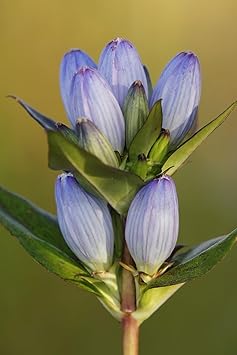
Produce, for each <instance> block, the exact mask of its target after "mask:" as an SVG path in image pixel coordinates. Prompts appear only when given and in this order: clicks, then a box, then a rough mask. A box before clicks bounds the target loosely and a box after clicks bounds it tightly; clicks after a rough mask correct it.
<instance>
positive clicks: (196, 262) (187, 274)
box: [147, 229, 237, 288]
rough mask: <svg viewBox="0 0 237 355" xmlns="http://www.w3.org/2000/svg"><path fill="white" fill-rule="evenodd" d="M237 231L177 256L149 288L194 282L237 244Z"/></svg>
mask: <svg viewBox="0 0 237 355" xmlns="http://www.w3.org/2000/svg"><path fill="white" fill-rule="evenodd" d="M236 237H237V229H235V230H234V231H233V232H231V233H230V234H229V235H227V236H224V237H218V238H215V239H211V240H208V241H206V242H204V243H201V244H200V245H198V246H196V247H194V248H192V249H190V250H188V251H187V252H185V253H182V254H179V255H177V256H175V257H174V258H173V259H172V260H171V261H174V262H175V264H174V266H173V267H171V268H170V269H168V271H166V272H165V273H164V274H163V275H161V276H159V277H158V278H156V279H154V280H152V281H151V282H150V283H149V284H148V286H147V287H148V288H154V287H163V286H169V285H176V284H180V283H183V282H187V281H190V280H193V279H195V278H197V277H200V276H202V275H204V274H206V273H207V272H208V271H210V270H211V269H212V268H213V267H214V266H215V265H216V264H217V263H218V262H219V261H221V260H222V259H223V258H224V256H225V255H226V254H227V253H228V252H229V251H230V249H231V248H232V246H233V245H234V244H235V242H236Z"/></svg>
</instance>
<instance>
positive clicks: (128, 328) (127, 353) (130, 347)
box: [122, 314, 139, 355]
mask: <svg viewBox="0 0 237 355" xmlns="http://www.w3.org/2000/svg"><path fill="white" fill-rule="evenodd" d="M122 328H123V355H138V345H139V326H138V323H137V321H136V320H135V319H134V318H133V317H132V316H131V315H130V314H128V315H127V316H125V317H124V318H123V320H122Z"/></svg>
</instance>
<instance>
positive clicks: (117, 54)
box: [98, 38, 148, 107]
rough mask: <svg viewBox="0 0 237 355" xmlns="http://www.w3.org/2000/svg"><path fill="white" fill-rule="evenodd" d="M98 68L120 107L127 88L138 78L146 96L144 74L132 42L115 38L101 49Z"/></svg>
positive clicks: (146, 88) (146, 87) (146, 89)
mask: <svg viewBox="0 0 237 355" xmlns="http://www.w3.org/2000/svg"><path fill="white" fill-rule="evenodd" d="M98 70H99V71H100V73H101V74H102V75H103V76H104V77H105V79H106V80H107V82H108V83H109V84H110V86H111V88H112V91H113V93H114V95H115V97H116V98H117V100H118V102H119V104H120V106H121V107H123V104H124V99H125V97H126V96H127V93H128V89H129V88H130V86H131V85H132V83H133V82H134V81H136V80H140V81H141V82H142V85H143V87H144V89H145V92H146V95H147V97H148V85H147V79H146V74H145V71H144V68H143V65H142V63H141V59H140V57H139V54H138V52H137V50H136V49H135V47H134V46H133V44H132V43H131V42H129V41H127V40H125V39H122V38H116V39H114V40H113V41H111V42H110V43H109V44H107V46H106V47H105V48H104V49H103V51H102V53H101V56H100V59H99V64H98Z"/></svg>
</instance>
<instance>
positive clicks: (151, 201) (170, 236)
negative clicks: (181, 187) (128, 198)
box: [125, 175, 179, 275]
mask: <svg viewBox="0 0 237 355" xmlns="http://www.w3.org/2000/svg"><path fill="white" fill-rule="evenodd" d="M178 229H179V212H178V199H177V194H176V189H175V184H174V182H173V180H172V179H171V178H170V177H168V176H165V175H163V176H162V177H161V178H159V179H155V180H153V181H151V182H150V183H148V184H147V185H145V186H144V187H143V188H142V189H141V190H140V191H139V192H138V193H137V195H136V196H135V198H134V200H133V201H132V203H131V206H130V208H129V211H128V216H127V221H126V228H125V238H126V242H127V246H128V249H129V251H130V253H131V255H132V257H133V259H134V261H135V263H136V266H137V270H138V271H139V272H143V273H146V274H148V275H154V274H155V273H156V272H157V271H158V269H159V268H160V266H161V265H162V264H163V263H164V261H165V260H166V259H167V258H168V257H169V256H170V254H171V253H172V251H173V249H174V247H175V245H176V241H177V238H178Z"/></svg>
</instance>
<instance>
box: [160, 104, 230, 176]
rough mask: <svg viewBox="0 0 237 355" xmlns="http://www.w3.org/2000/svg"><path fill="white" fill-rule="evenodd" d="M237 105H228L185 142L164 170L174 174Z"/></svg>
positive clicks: (167, 162) (168, 161)
mask: <svg viewBox="0 0 237 355" xmlns="http://www.w3.org/2000/svg"><path fill="white" fill-rule="evenodd" d="M236 106H237V101H236V102H234V103H233V104H232V105H231V106H230V107H228V108H227V109H226V110H225V111H224V112H223V113H222V114H221V115H220V116H218V117H217V118H215V119H214V120H213V121H211V122H210V123H208V124H207V125H206V126H204V127H203V128H201V129H200V130H199V131H198V132H197V133H195V134H194V135H193V136H192V137H191V138H189V139H188V140H187V141H186V142H184V143H183V144H182V145H181V146H180V147H179V148H178V149H177V150H176V151H175V152H174V153H173V154H172V155H171V156H170V157H169V158H168V159H167V161H166V162H165V164H164V165H163V168H162V171H166V170H168V175H173V174H174V173H175V172H176V170H177V169H178V168H179V167H180V166H181V165H182V164H183V163H184V162H185V160H187V159H188V158H189V156H190V155H191V154H192V153H193V152H194V150H195V149H196V148H197V147H198V146H199V145H200V144H201V143H202V142H203V141H204V140H205V139H206V138H207V137H208V136H209V135H210V134H211V133H212V132H213V131H214V130H215V129H216V128H217V127H219V126H220V125H221V124H222V123H223V122H224V121H225V120H226V118H227V117H228V116H229V115H230V114H231V112H232V111H233V110H234V109H235V107H236Z"/></svg>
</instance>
